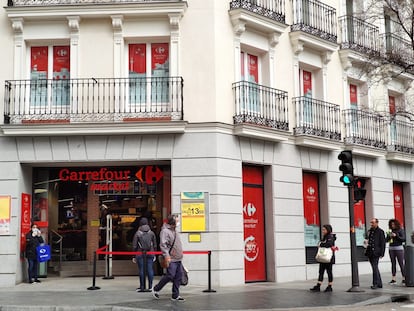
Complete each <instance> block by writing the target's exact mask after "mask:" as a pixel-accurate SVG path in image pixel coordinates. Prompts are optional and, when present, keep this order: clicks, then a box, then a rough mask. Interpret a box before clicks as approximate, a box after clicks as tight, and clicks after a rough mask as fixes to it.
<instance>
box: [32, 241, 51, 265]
mask: <svg viewBox="0 0 414 311" xmlns="http://www.w3.org/2000/svg"><path fill="white" fill-rule="evenodd" d="M36 254H37V261H39V262H45V261H48V260H50V258H51V253H50V246H49V245H39V246H38V247H36Z"/></svg>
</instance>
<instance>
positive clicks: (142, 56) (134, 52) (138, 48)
mask: <svg viewBox="0 0 414 311" xmlns="http://www.w3.org/2000/svg"><path fill="white" fill-rule="evenodd" d="M129 72H130V73H131V72H134V73H139V74H145V73H146V72H147V49H146V45H145V44H130V45H129Z"/></svg>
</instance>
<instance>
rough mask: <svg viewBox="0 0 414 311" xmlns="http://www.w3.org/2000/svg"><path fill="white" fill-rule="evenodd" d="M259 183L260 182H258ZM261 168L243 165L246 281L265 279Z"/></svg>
mask: <svg viewBox="0 0 414 311" xmlns="http://www.w3.org/2000/svg"><path fill="white" fill-rule="evenodd" d="M259 183H260V184H259ZM262 184H263V170H262V168H261V167H248V166H245V167H243V222H244V268H245V280H246V282H255V281H265V280H266V253H265V226H264V206H263V186H260V185H262Z"/></svg>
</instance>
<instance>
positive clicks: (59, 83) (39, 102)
mask: <svg viewBox="0 0 414 311" xmlns="http://www.w3.org/2000/svg"><path fill="white" fill-rule="evenodd" d="M69 79H70V47H69V46H33V47H31V49H30V80H31V84H30V107H31V108H46V107H52V108H58V109H61V108H62V107H66V106H69V98H70V83H69Z"/></svg>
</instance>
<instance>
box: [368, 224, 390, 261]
mask: <svg viewBox="0 0 414 311" xmlns="http://www.w3.org/2000/svg"><path fill="white" fill-rule="evenodd" d="M384 253H385V233H384V231H383V230H382V229H381V228H380V227H377V228H375V229H373V228H371V229H369V231H368V246H367V249H366V250H365V256H367V257H384Z"/></svg>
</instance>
